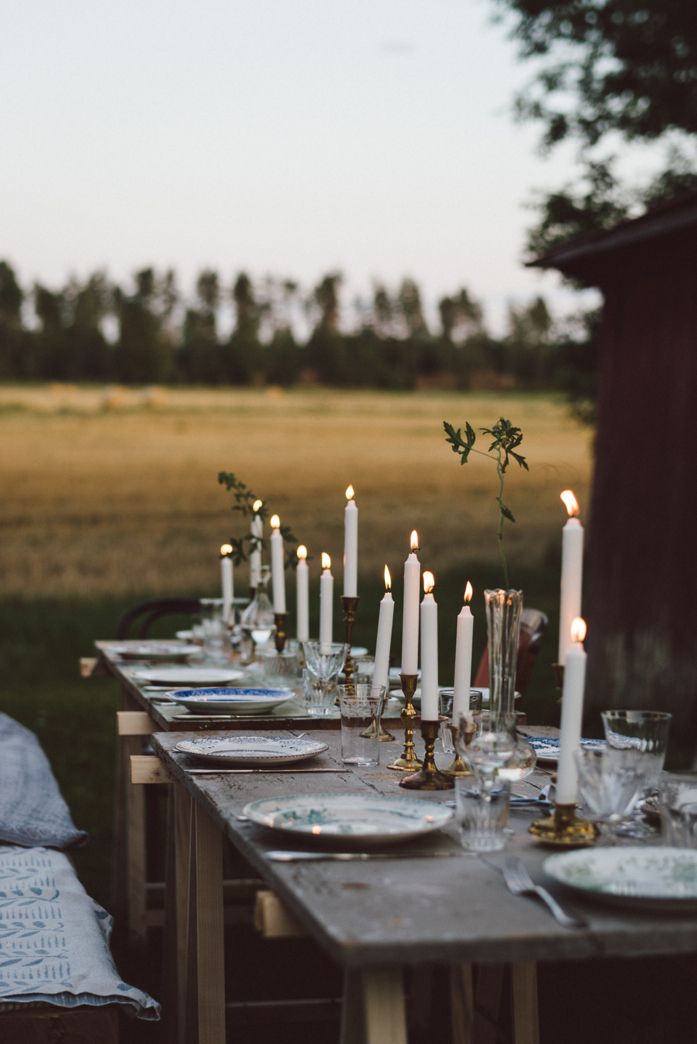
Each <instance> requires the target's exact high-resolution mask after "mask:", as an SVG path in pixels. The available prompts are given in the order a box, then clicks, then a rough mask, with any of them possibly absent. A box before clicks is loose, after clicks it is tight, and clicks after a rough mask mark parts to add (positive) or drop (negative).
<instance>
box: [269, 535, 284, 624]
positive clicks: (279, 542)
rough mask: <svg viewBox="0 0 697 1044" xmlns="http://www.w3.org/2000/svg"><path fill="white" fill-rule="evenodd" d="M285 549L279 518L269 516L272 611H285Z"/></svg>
mask: <svg viewBox="0 0 697 1044" xmlns="http://www.w3.org/2000/svg"><path fill="white" fill-rule="evenodd" d="M285 565H286V563H285V550H284V547H283V537H282V536H281V520H280V518H279V517H278V515H272V516H271V586H272V588H273V611H274V612H275V613H285V611H286V574H285Z"/></svg>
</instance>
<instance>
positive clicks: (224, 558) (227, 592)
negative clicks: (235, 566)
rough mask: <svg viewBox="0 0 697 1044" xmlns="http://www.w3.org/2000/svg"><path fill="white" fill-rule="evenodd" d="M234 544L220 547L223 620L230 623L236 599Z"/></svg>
mask: <svg viewBox="0 0 697 1044" xmlns="http://www.w3.org/2000/svg"><path fill="white" fill-rule="evenodd" d="M231 556H232V544H221V547H220V583H221V586H222V593H223V620H224V621H225V623H228V622H229V620H230V616H231V613H232V602H233V599H234V597H235V580H234V576H233V572H232V557H231Z"/></svg>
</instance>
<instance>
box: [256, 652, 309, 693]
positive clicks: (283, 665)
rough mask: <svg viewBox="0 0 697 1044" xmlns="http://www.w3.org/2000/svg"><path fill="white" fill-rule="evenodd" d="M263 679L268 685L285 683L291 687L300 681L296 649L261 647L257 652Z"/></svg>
mask: <svg viewBox="0 0 697 1044" xmlns="http://www.w3.org/2000/svg"><path fill="white" fill-rule="evenodd" d="M259 659H260V660H261V670H262V674H263V676H264V680H265V681H266V682H267V684H269V685H287V686H289V687H290V688H291V689H292V688H294V687H295V686H296V685H297V684H298V683H299V681H300V677H301V672H300V664H299V663H298V652H297V649H284V650H283V652H277V650H276V649H262V650H261V651H260V652H259Z"/></svg>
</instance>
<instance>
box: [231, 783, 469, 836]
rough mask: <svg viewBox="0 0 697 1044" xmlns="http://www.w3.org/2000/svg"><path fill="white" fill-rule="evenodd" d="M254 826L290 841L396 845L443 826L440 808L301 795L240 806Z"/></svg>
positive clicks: (445, 816) (367, 797)
mask: <svg viewBox="0 0 697 1044" xmlns="http://www.w3.org/2000/svg"><path fill="white" fill-rule="evenodd" d="M243 811H244V815H246V816H248V817H249V818H250V819H251V820H252V821H253V822H254V823H259V824H260V825H261V826H265V827H270V828H271V829H272V830H279V831H281V832H283V833H286V834H292V835H294V836H296V837H297V836H298V835H302V836H303V837H305V838H307V839H313V838H316V839H317V840H320V841H322V842H323V843H326V842H327V841H328V840H329V841H331V840H336V841H341V843H342V845H351V844H355V845H366V844H380V845H386V844H396V843H397V842H399V841H408V840H409V839H410V838H413V837H417V836H418V835H420V834H428V833H430V832H431V831H432V830H438V829H439V828H440V827H442V826H444V825H445V824H446V823H447V822H448V820H449V819H450V818H451V816H452V812H451V810H450V809H449V808H446V807H445V806H444V805H440V804H436V803H435V802H431V801H419V800H415V799H414V798H408V797H397V796H395V797H380V796H379V795H377V794H365V793H363V794H305V795H297V796H293V797H279V798H265V799H263V800H261V801H252V802H250V804H248V805H245V807H244V810H243Z"/></svg>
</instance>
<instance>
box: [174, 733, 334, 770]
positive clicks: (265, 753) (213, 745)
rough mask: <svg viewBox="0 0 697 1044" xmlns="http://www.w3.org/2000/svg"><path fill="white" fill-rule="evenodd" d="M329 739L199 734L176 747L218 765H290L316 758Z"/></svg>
mask: <svg viewBox="0 0 697 1044" xmlns="http://www.w3.org/2000/svg"><path fill="white" fill-rule="evenodd" d="M326 749H327V744H326V743H321V742H320V741H319V740H313V739H308V738H306V737H304V736H302V737H299V738H296V737H295V736H233V735H230V736H195V737H193V738H192V739H188V740H182V741H181V743H177V746H176V748H175V750H178V751H180V752H181V753H182V754H188V755H190V756H191V757H192V758H199V759H200V760H201V761H206V762H208V763H209V764H217V765H249V766H250V767H252V766H255V765H288V764H290V763H291V762H294V761H307V760H308V759H309V758H316V757H317V755H318V754H322V752H323V751H325V750H326Z"/></svg>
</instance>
